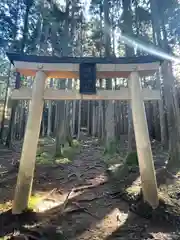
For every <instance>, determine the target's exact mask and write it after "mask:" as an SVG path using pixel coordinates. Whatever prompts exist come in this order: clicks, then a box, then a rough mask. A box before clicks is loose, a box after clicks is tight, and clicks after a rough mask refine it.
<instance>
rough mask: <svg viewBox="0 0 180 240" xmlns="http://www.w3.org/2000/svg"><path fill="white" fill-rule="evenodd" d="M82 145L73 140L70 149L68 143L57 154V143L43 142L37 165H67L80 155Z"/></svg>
mask: <svg viewBox="0 0 180 240" xmlns="http://www.w3.org/2000/svg"><path fill="white" fill-rule="evenodd" d="M79 150H80V143H79V142H78V141H77V140H73V142H72V146H71V147H70V146H69V145H68V144H67V143H66V144H65V145H64V147H63V148H61V149H60V151H59V152H57V153H56V154H55V142H52V141H51V142H48V140H47V139H46V140H41V142H40V144H39V147H38V150H37V154H36V163H37V164H66V163H69V162H71V161H72V160H73V158H74V156H75V155H76V154H78V153H79Z"/></svg>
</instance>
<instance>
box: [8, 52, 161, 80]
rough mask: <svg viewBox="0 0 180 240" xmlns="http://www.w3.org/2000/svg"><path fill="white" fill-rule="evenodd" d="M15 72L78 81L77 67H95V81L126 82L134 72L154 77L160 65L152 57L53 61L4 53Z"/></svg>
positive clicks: (58, 59) (63, 58)
mask: <svg viewBox="0 0 180 240" xmlns="http://www.w3.org/2000/svg"><path fill="white" fill-rule="evenodd" d="M7 56H8V58H9V60H10V61H11V63H12V64H13V65H14V66H15V69H16V71H18V72H20V73H21V74H22V75H25V76H35V74H36V72H37V71H38V70H40V69H41V70H42V71H44V72H45V73H46V75H47V76H48V77H52V78H79V64H81V63H95V64H96V69H97V78H115V77H122V78H127V77H128V76H129V74H130V73H131V72H132V71H134V70H136V71H139V74H140V76H149V75H153V74H154V73H155V72H156V71H157V70H158V69H159V66H160V64H161V62H162V59H160V58H157V57H154V56H150V55H148V56H139V57H121V58H116V57H110V58H109V57H108V58H107V57H103V58H99V57H56V56H36V55H24V54H18V53H7Z"/></svg>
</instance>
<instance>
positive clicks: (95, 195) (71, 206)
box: [0, 138, 179, 240]
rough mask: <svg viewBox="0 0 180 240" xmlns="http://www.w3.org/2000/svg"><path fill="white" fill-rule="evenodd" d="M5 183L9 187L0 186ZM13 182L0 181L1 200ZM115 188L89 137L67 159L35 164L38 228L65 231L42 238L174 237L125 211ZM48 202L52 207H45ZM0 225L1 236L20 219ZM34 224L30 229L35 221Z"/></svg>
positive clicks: (98, 149)
mask: <svg viewBox="0 0 180 240" xmlns="http://www.w3.org/2000/svg"><path fill="white" fill-rule="evenodd" d="M10 185H11V188H9V189H8V190H7V189H5V186H10ZM14 185H15V178H14V179H13V180H9V181H8V183H6V184H5V185H4V186H0V191H1V196H2V198H4V200H5V199H6V200H8V199H7V198H8V196H9V198H11V197H12V190H13V187H14ZM115 189H116V186H114V189H113V186H112V183H111V182H110V181H109V179H108V175H107V174H106V166H105V164H104V161H103V154H102V148H101V147H100V146H98V144H97V142H96V141H95V140H91V139H88V138H87V139H86V140H85V141H83V143H82V146H81V150H80V154H79V155H77V156H76V157H75V159H74V160H73V162H72V163H68V164H64V165H59V166H52V167H46V166H38V167H37V169H36V173H35V180H34V187H33V192H34V193H38V194H42V195H44V196H46V197H44V199H43V200H42V201H41V202H40V203H38V204H37V207H36V208H37V210H38V211H41V212H42V211H44V213H42V214H41V215H38V220H39V219H40V218H41V220H42V219H43V224H42V223H41V225H40V227H39V229H40V230H41V231H44V230H46V231H47V229H51V230H52V229H55V230H53V231H54V232H56V233H58V232H59V233H62V234H63V235H64V236H66V238H56V237H52V236H53V235H50V236H51V237H48V238H47V239H69V240H71V239H74V240H88V239H91V240H111V239H112V240H113V239H119V240H125V239H128V240H131V239H132V240H134V239H159V240H161V239H162V240H163V239H164V240H168V239H179V237H177V233H176V234H175V233H174V232H173V231H174V229H172V228H171V227H169V226H168V225H167V226H166V225H163V226H158V224H157V223H154V224H153V223H151V222H150V221H148V220H146V219H143V218H140V217H139V216H137V215H135V214H134V213H132V212H131V211H129V206H128V204H127V203H126V202H124V201H122V200H121V199H120V197H115V195H114V194H113V193H114V192H115V191H116V190H115ZM52 190H53V191H52ZM45 192H46V193H45ZM67 196H68V199H67ZM1 201H2V199H1ZM51 206H52V207H54V208H53V209H50V210H46V208H50V207H51ZM0 221H1V219H0ZM0 224H2V225H1V226H0V229H1V230H0V233H1V236H3V234H4V235H5V234H8V235H10V234H12V232H13V231H14V230H15V229H16V230H17V229H20V226H19V225H21V227H22V225H23V224H26V223H25V222H24V221H23V223H22V222H21V223H19V225H18V227H17V225H16V223H12V222H10V221H9V222H6V221H4V222H3V223H0ZM31 225H32V224H28V226H31ZM34 226H35V228H36V226H37V223H36V224H34ZM26 227H27V224H26ZM31 228H32V226H31ZM51 230H49V232H50V231H51ZM52 234H54V233H52ZM29 239H33V238H29ZM39 239H40V238H39Z"/></svg>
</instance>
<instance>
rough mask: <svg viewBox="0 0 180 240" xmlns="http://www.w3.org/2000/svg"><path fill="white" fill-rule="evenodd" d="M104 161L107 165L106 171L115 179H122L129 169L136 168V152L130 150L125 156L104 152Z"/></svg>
mask: <svg viewBox="0 0 180 240" xmlns="http://www.w3.org/2000/svg"><path fill="white" fill-rule="evenodd" d="M104 161H105V163H106V165H107V171H108V172H109V174H110V175H111V177H113V178H115V179H122V178H123V177H125V176H127V175H128V174H129V171H131V170H133V169H138V156H137V152H131V153H129V154H127V156H126V157H125V158H123V157H121V156H120V155H119V154H117V153H116V154H114V155H110V154H106V155H105V156H104Z"/></svg>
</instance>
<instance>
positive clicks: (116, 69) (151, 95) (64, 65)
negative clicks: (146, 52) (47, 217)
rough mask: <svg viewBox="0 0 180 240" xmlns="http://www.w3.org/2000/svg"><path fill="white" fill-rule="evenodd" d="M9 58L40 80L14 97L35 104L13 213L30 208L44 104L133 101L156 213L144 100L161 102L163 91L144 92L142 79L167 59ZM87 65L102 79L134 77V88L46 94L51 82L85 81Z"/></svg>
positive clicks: (144, 176) (147, 192)
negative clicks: (82, 69) (84, 65)
mask: <svg viewBox="0 0 180 240" xmlns="http://www.w3.org/2000/svg"><path fill="white" fill-rule="evenodd" d="M7 56H8V58H9V60H10V61H11V63H12V64H13V65H14V67H15V69H16V71H17V72H19V73H20V74H23V75H25V76H35V80H34V83H33V88H32V89H31V88H21V89H14V90H13V91H12V94H11V99H13V100H31V102H30V107H29V115H28V120H27V126H26V132H25V137H24V143H23V147H22V153H21V159H20V167H19V174H18V179H17V185H16V190H15V197H14V202H13V208H12V213H13V214H20V213H22V211H23V210H25V209H26V208H27V206H28V200H29V196H30V194H31V188H32V182H33V175H34V168H35V160H36V151H37V145H38V139H39V132H40V125H41V118H42V112H43V104H44V100H75V99H81V100H130V101H131V107H132V116H133V124H134V131H135V139H136V146H137V153H138V160H139V168H140V175H141V181H142V191H143V196H144V200H145V201H147V202H148V203H149V204H150V205H151V206H152V207H154V208H156V207H157V206H158V202H159V201H158V193H157V183H156V177H155V171H154V163H153V156H152V151H151V145H150V140H149V133H148V127H147V120H146V114H145V107H144V100H145V101H146V100H160V99H161V95H160V90H150V89H147V88H145V89H142V88H141V82H140V78H141V77H143V76H150V75H153V74H154V73H155V72H156V71H158V70H159V67H160V64H161V60H160V59H158V58H155V57H153V56H141V57H131V58H91V57H83V58H79V57H62V58H58V57H51V56H45V57H44V56H32V55H21V54H14V53H7ZM82 63H88V64H94V65H95V69H96V73H97V74H96V76H97V78H120V77H121V78H122V77H123V78H128V79H129V82H128V86H129V88H121V89H120V90H114V91H112V90H102V91H97V92H96V93H95V94H92V93H90V94H87V93H86V94H80V93H79V92H77V91H74V90H54V89H45V80H46V79H47V78H62V79H64V78H76V79H77V78H79V72H80V71H79V69H80V66H81V64H82ZM91 77H92V76H91ZM89 80H90V81H91V79H89ZM91 83H92V81H91ZM83 84H85V83H83ZM88 84H89V83H88Z"/></svg>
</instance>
